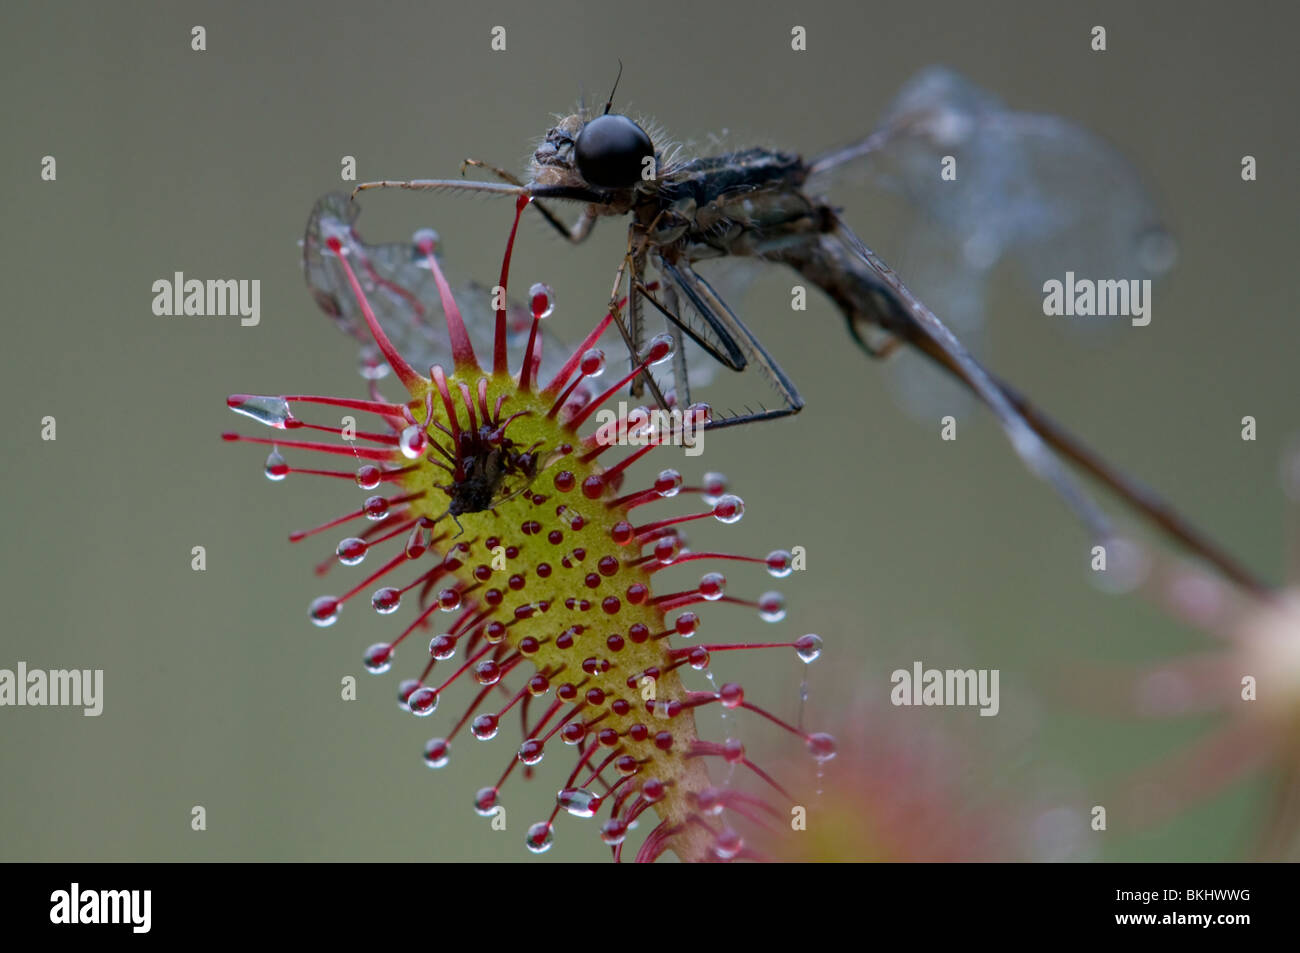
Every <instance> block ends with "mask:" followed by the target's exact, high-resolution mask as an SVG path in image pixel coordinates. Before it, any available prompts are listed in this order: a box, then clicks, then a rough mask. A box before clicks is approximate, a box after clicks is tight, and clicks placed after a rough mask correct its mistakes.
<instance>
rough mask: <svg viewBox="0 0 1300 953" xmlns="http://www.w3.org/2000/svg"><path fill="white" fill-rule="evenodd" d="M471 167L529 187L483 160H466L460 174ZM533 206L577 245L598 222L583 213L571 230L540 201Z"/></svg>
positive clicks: (516, 184) (591, 216) (588, 213)
mask: <svg viewBox="0 0 1300 953" xmlns="http://www.w3.org/2000/svg"><path fill="white" fill-rule="evenodd" d="M470 167H473V168H475V169H485V170H486V171H488V172H491V173H492V174H493V175H495V176H496V177H497V178H498V179H500V180H501V181H502V182H507V183H509V184H510V185H515V186H518V187H519V188H521V189H522V188H526V187H527V186H526V185H525V184H524V182H523V181H522V180H520V179H519V177H518V176H516V175H514V174H513V173H511V172H508V171H506V170H505V169H501V168H498V167H497V166H494V165H489V164H488V163H486V162H484V161H482V160H481V159H466V160H465V161H464V162H462V163H461V164H460V174H461V175H464V174H465V170H466V169H467V168H470ZM532 204H533V207H534V208H536V209H537V211H538V212H540V213H541V215H542V218H544V219H546V221H547V223H548V224H549V225H550V226H551V227H552V228H553V229H555V230H556V231H557V232H559V233H560V234H561V235H563V236H564V237H565V238H566V239H568V240H569V241H571V242H573V243H574V244H575V245H576V244H578V243H579V242H581V241H582V240H583V239H584V238H586V237H587V236H588V235H589V234H591V228H592V226H593V225H594V224H595V222H596V216H595V215H593V214H591V211H590V210H586V211H584V212H583V214H582V216H581V217H580V218H579V219H578V221H577V222H575V223H574V224H573V227H572V228H570V227H569V226H568V225H565V224H564V222H562V221H560V218H559V216H558V215H556V214H555V213H554V212H552V211H551V210H550V208H548V207H547V206H546V205H543V204H542V203H541V202H540V201H538V200H536V199H534V200H533V203H532Z"/></svg>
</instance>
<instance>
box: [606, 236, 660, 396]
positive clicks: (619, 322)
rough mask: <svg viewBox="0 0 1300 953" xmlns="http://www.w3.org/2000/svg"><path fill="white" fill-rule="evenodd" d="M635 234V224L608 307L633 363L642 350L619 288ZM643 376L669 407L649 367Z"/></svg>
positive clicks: (627, 264)
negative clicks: (623, 310) (622, 306)
mask: <svg viewBox="0 0 1300 953" xmlns="http://www.w3.org/2000/svg"><path fill="white" fill-rule="evenodd" d="M635 236H636V232H635V226H632V227H629V228H628V248H627V252H626V253H625V254H624V255H623V260H622V261H621V262H620V263H619V266H618V271H616V272H615V273H614V287H613V288H612V289H611V290H610V293H609V308H608V311H609V314H610V316H611V317H612V318H613V319H614V325H615V327H617V328H618V333H619V334H621V335H622V336H623V343H624V344H625V345H627V353H628V360H629V361H631V362H632V363H633V364H635V363H636V361H637V358H638V355H639V354H640V351H638V350H637V347H636V345H635V343H634V342H633V340H632V335H631V333H630V332H629V331H628V328H627V324H626V323H624V321H623V316H622V314H621V313H620V311H621V309H620V308H619V304H618V298H619V294H618V293H619V289H620V288H621V287H622V285H623V276H624V275H625V274H626V273H627V270H628V267H629V265H630V264H631V263H632V257H633V255H632V252H633V248H634V245H633V238H634V237H635ZM641 244H642V246H643V245H644V239H642V242H641ZM629 292H630V293H629V296H628V297H629V300H630V299H631V296H632V295H634V294H636V289H635V287H634V286H632V284H631V283H630V282H629ZM642 378H644V379H645V382H646V385H647V386H648V387H649V388H650V393H651V394H653V395H654V398H655V402H656V403H657V404H658V405H659V406H660V407H662V408H665V409H666V408H667V407H668V402H667V401H666V400H664V395H663V393H662V392H661V391H660V390H659V385H658V384H656V383H655V380H654V377H653V376H651V374H650V370H649V368H646V369H644V370H642V371H641V373H640V374H638V375H637V380H640V379H642Z"/></svg>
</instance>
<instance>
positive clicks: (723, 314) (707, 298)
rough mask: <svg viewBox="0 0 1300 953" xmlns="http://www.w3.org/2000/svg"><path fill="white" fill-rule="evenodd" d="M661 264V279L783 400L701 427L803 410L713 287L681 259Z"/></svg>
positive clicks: (778, 371)
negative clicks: (778, 405) (782, 404)
mask: <svg viewBox="0 0 1300 953" xmlns="http://www.w3.org/2000/svg"><path fill="white" fill-rule="evenodd" d="M662 265H663V268H664V270H665V271H664V273H665V276H666V277H668V278H669V279H670V280H671V281H672V282H673V283H674V284H675V285H677V287H679V288H681V290H682V292H683V293H684V294H685V295H686V296H687V297H688V298H689V299H690V300H691V303H692V305H694V306H695V307H696V308H697V310H699V312H700V314H701V315H703V316H704V317H705V319H706V320H709V316H710V315H712V317H713V318H714V319H716V321H717V322H718V325H719V326H720V327H721V328H722V329H724V330H725V331H726V332H728V333H727V336H726V337H723V338H722V340H723V341H724V342H727V341H729V342H730V343H731V344H732V345H734V346H736V347H737V348H738V349H739V350H740V351H741V352H742V353H743V355H744V357H745V358H747V359H748V360H750V361H753V362H754V363H755V364H756V365H757V366H758V369H759V371H760V373H761V374H762V375H763V376H764V377H765V378H767V381H768V383H770V384H771V385H772V386H773V387H774V388H775V389H776V392H777V393H778V394H779V395H780V396H781V399H782V400H783V401H785V407H782V408H779V409H777V410H763V411H757V412H755V411H750V412H748V413H745V414H738V415H736V416H733V417H727V418H723V419H721V420H711V421H709V422H708V423H707V424H705V428H706V429H714V430H716V429H718V428H720V427H733V426H735V425H736V424H744V423H752V422H754V421H756V420H775V419H777V418H780V417H788V416H790V415H792V414H797V413H799V411H801V410H803V398H802V397H800V396H799V391H798V390H796V389H795V386H794V383H793V382H792V381H791V380H790V378H789V377H787V376H786V373H785V371H783V370H782V369H781V366H780V365H779V364H777V363H776V361H774V360H773V359H772V356H771V355H770V354H768V353H767V350H766V349H765V348H764V347H763V345H762V344H760V343H759V341H758V338H756V337H754V335H753V333H752V332H751V331H750V330H749V328H747V327H745V325H744V323H743V322H742V321H741V320H740V319H739V318H738V317H736V315H735V314H734V313H732V310H731V309H730V308H729V307H727V303H726V302H725V301H723V300H722V298H721V297H719V296H718V293H717V292H716V291H714V290H713V286H712V285H710V284H709V283H708V282H707V281H705V280H704V279H703V278H702V277H700V275H698V274H696V272H695V269H693V268H692V267H691V266H690V264H689V263H688V262H686V261H685V260H678V261H676V262H669V261H666V260H665V261H663V262H662ZM741 366H742V367H743V366H744V365H743V364H742V365H741Z"/></svg>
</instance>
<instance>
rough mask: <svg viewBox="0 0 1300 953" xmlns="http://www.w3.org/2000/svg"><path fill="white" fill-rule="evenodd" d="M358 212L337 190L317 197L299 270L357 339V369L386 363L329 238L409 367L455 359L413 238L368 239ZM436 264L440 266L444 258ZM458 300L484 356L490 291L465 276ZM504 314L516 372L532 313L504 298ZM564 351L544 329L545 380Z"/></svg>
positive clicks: (492, 320) (489, 332) (372, 373)
mask: <svg viewBox="0 0 1300 953" xmlns="http://www.w3.org/2000/svg"><path fill="white" fill-rule="evenodd" d="M359 214H360V208H359V206H358V205H357V203H356V202H352V201H350V200H349V198H348V196H347V195H344V194H341V193H330V194H327V195H324V196H322V197H321V198H320V199H319V200H318V201H317V202H316V205H315V207H314V208H313V209H312V212H311V217H310V218H309V219H308V221H307V231H306V234H305V235H304V236H303V241H302V249H303V259H302V263H303V274H304V277H305V278H306V281H307V287H308V289H309V290H310V291H311V294H312V297H313V298H314V299H315V301H316V303H317V305H319V306H320V309H321V310H322V311H324V312H325V313H326V314H327V315H329V317H330V318H331V319H332V320H333V321H334V323H335V324H336V325H337V326H338V327H339V328H340V329H341V330H342V331H344V332H345V333H346V334H348V335H350V336H352V337H353V338H355V339H356V340H357V341H358V343H359V344H360V345H361V359H360V368H361V373H362V375H363V376H367V377H377V376H382V375H383V374H384V373H386V372H387V365H385V364H384V363H383V361H382V359H381V358H380V356H379V354H378V352H377V350H376V349H375V348H374V345H373V344H372V343H370V342H371V335H370V332H369V331H368V330H367V328H366V324H365V319H364V318H363V317H362V315H361V310H360V308H359V307H358V305H357V301H356V298H355V296H354V295H353V293H352V287H351V285H350V284H349V283H348V280H347V278H346V276H345V275H344V272H343V269H342V268H341V267H340V266H339V263H338V260H337V259H336V258H335V256H334V255H333V253H331V252H330V251H329V250H328V249H327V248H326V244H325V243H326V240H327V239H328V238H330V237H337V238H338V239H339V240H340V241H341V242H342V243H343V246H344V249H345V251H346V253H347V256H348V260H349V262H350V263H351V265H352V267H353V270H354V272H355V273H356V276H357V280H358V281H359V282H360V284H361V287H362V290H364V291H365V293H366V298H367V300H368V301H369V302H370V305H371V307H372V308H373V309H374V311H375V315H376V317H377V318H378V319H379V323H380V325H381V326H382V327H383V328H384V331H385V333H387V334H388V337H389V339H390V340H392V342H393V344H394V346H395V347H396V348H397V350H398V351H399V352H400V353H401V355H402V356H403V357H405V358H406V359H407V361H409V362H410V363H411V365H412V366H414V367H416V368H420V369H423V370H427V369H428V368H429V367H430V366H432V365H434V364H441V365H442V366H443V367H445V368H451V366H452V364H453V360H452V355H451V346H450V343H449V338H448V335H447V326H446V323H445V321H446V319H445V317H444V315H443V311H442V300H441V297H440V295H439V294H438V289H437V285H436V284H435V282H434V279H433V273H432V272H431V271H430V270H429V267H428V263H427V261H426V260H425V256H424V253H423V252H421V251H420V250H419V249H418V248H417V247H416V245H415V242H414V241H410V242H392V243H388V244H383V245H368V244H366V243H365V242H364V241H363V240H362V238H361V235H360V234H359V233H358V232H357V229H356V226H355V223H356V220H357V217H358V215H359ZM439 264H440V265H441V264H442V260H441V257H439ZM455 298H456V303H457V304H458V305H459V307H460V309H461V314H462V317H463V318H464V320H465V326H466V328H467V329H468V331H469V336H470V340H471V341H472V342H473V344H474V349H475V351H476V352H477V353H478V355H479V357H480V359H481V360H489V359H490V358H491V354H492V343H493V338H494V335H495V329H496V315H495V312H494V311H493V310H492V306H491V289H489V288H487V287H484V286H482V285H479V284H475V283H472V282H466V283H462V284H461V285H460V286H459V287H457V288H456V290H455ZM506 317H507V322H508V327H509V336H508V338H507V342H508V345H509V352H510V357H511V362H510V366H511V367H512V368H513V369H515V370H518V368H519V367H520V365H521V362H522V357H523V351H524V348H525V347H526V346H527V343H528V334H529V330H530V329H531V327H532V315H531V313H530V312H529V310H528V309H527V308H526V307H523V306H520V305H516V304H514V303H507V310H506ZM565 354H566V352H565V350H564V349H563V347H561V346H560V344H559V342H558V341H557V340H556V339H555V337H554V335H553V334H550V333H546V334H544V335H543V346H542V366H541V373H540V375H539V376H540V379H541V380H543V381H545V380H549V379H550V376H552V375H553V374H554V373H555V372H556V371H558V370H559V369H560V367H561V366H562V365H563V363H564V359H565Z"/></svg>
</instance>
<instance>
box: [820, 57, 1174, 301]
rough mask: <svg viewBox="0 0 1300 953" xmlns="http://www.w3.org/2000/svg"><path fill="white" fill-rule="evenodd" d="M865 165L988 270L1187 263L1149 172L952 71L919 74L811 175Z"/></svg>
mask: <svg viewBox="0 0 1300 953" xmlns="http://www.w3.org/2000/svg"><path fill="white" fill-rule="evenodd" d="M946 157H951V158H952V160H953V162H952V163H951V164H949V165H948V166H946V167H945V163H944V159H945V158H946ZM859 161H860V162H863V163H865V164H866V169H867V171H868V173H869V175H870V178H871V179H872V181H873V182H874V183H875V184H877V185H880V186H882V187H884V188H887V189H891V190H893V191H896V192H898V193H900V194H902V195H903V196H905V197H906V198H907V200H908V201H909V202H910V203H911V204H912V205H913V206H915V207H916V208H917V209H918V211H920V212H921V213H922V219H923V222H924V223H925V224H929V225H932V226H933V225H938V226H939V227H941V228H942V229H944V230H945V231H946V232H948V233H949V234H950V235H952V236H953V237H954V238H955V239H956V240H957V241H958V243H959V245H960V247H961V249H962V251H963V253H964V255H965V256H966V257H967V258H968V259H969V261H970V263H971V264H972V265H973V266H976V267H981V268H984V269H987V268H991V267H992V266H993V264H995V263H996V262H997V261H998V260H999V259H1001V258H1002V257H1003V256H1007V255H1009V256H1011V257H1013V258H1014V259H1015V260H1016V261H1017V262H1019V263H1020V264H1021V265H1022V266H1023V267H1024V268H1025V269H1026V272H1027V275H1028V277H1029V278H1030V279H1031V280H1032V281H1035V282H1041V281H1042V280H1043V279H1044V278H1047V277H1053V276H1059V275H1060V273H1061V271H1062V270H1064V269H1065V268H1070V269H1071V270H1073V271H1075V272H1076V273H1077V274H1078V275H1079V276H1080V277H1096V278H1101V277H1107V278H1139V279H1140V278H1153V277H1156V276H1158V275H1160V274H1163V273H1164V272H1165V271H1167V270H1168V269H1169V267H1170V266H1171V265H1172V264H1173V260H1174V258H1175V256H1176V248H1175V245H1174V242H1173V239H1172V238H1171V236H1170V235H1169V233H1168V231H1167V229H1166V228H1165V226H1164V224H1163V221H1162V217H1161V215H1160V212H1159V210H1158V209H1157V207H1156V204H1155V202H1154V200H1153V199H1152V197H1151V195H1150V193H1149V192H1148V190H1147V188H1146V186H1145V184H1144V183H1143V181H1142V178H1141V176H1140V175H1139V174H1138V172H1137V170H1136V169H1135V168H1134V166H1133V165H1132V164H1131V163H1130V162H1129V161H1128V160H1127V159H1125V158H1124V156H1123V155H1121V154H1120V153H1119V152H1118V151H1117V150H1116V149H1115V148H1114V147H1112V146H1111V145H1109V144H1108V143H1106V142H1105V141H1104V140H1102V139H1101V138H1100V137H1098V136H1096V135H1094V134H1093V133H1091V132H1089V131H1087V130H1086V129H1084V128H1083V127H1082V126H1080V125H1078V124H1077V123H1073V122H1071V121H1069V120H1067V119H1063V118H1061V117H1058V116H1050V115H1041V114H1034V113H1027V112H1016V111H1013V110H1011V109H1009V108H1008V107H1007V106H1006V105H1005V104H1004V103H1003V102H1002V101H1001V100H1000V99H998V98H997V97H996V96H994V95H993V94H991V93H989V92H987V91H985V90H982V89H980V88H979V87H977V86H975V85H974V84H973V83H971V82H970V81H969V80H967V79H965V78H964V77H962V76H960V75H958V74H956V73H954V72H952V71H951V70H948V69H943V68H939V67H934V68H931V69H927V70H925V71H923V72H922V73H920V74H918V75H917V76H915V77H914V78H913V79H912V80H910V81H909V82H908V83H907V84H906V85H905V86H904V87H903V89H902V90H901V91H900V93H899V95H898V96H897V97H896V98H895V99H894V101H893V103H892V104H891V105H890V107H889V108H888V110H887V111H886V113H885V116H884V118H883V119H882V121H881V124H880V126H879V127H878V128H877V130H876V131H875V132H874V133H873V134H872V135H871V136H869V137H867V138H866V139H865V140H863V141H862V142H860V143H856V144H854V145H852V146H848V147H845V148H844V149H838V150H834V151H832V152H829V153H827V154H825V155H823V156H821V157H819V158H817V159H814V160H812V161H811V162H810V163H809V169H810V173H811V175H812V176H814V178H815V177H817V176H822V175H826V174H830V173H834V172H836V170H841V169H844V168H847V167H848V166H849V165H850V164H851V163H855V162H859ZM945 168H947V169H948V170H949V177H945V176H944V171H945Z"/></svg>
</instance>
